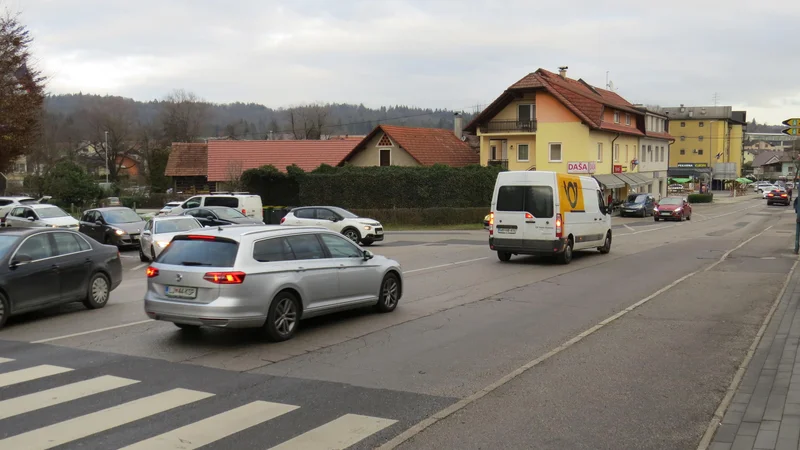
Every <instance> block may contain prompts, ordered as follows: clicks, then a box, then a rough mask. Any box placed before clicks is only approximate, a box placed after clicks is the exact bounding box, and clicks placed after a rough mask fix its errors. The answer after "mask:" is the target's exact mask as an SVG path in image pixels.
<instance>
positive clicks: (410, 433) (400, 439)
mask: <svg viewBox="0 0 800 450" xmlns="http://www.w3.org/2000/svg"><path fill="white" fill-rule="evenodd" d="M773 226H774V225H770V226H769V227H767V228H766V229H764V230H763V231H761V232H760V233H758V234H756V235H754V236H751V237H750V238H748V239H747V240H745V241H743V242H741V243H740V244H739V245H737V246H735V247H733V248H732V249H730V250H728V251H726V252H725V254H723V255H722V256H721V257H720V258H719V259H718V260H717V261H715V262H713V263H712V264H710V265H709V266H707V267H706V268H705V269H698V270H695V271H694V272H691V273H689V274H686V275H684V276H682V277H680V278H678V279H677V280H675V281H673V282H672V283H670V284H668V285H666V286H664V287H662V288H661V289H659V290H657V291H656V292H654V293H652V294H650V295H648V296H647V297H645V298H643V299H641V300H639V301H638V302H636V303H634V304H632V305H631V306H629V307H627V308H625V309H623V310H622V311H620V312H618V313H616V314H614V315H613V316H611V317H608V318H607V319H605V320H603V321H601V322H600V323H598V324H597V325H595V326H593V327H591V328H589V329H587V330H585V331H583V332H582V333H580V334H578V335H577V336H575V337H573V338H572V339H570V340H568V341H566V342H564V343H563V344H561V345H559V346H558V347H556V348H554V349H552V350H550V351H549V352H547V353H545V354H544V355H542V356H539V357H538V358H536V359H534V360H532V361H529V362H527V363H525V364H523V365H522V366H520V367H519V368H517V369H515V370H514V371H512V372H510V373H508V374H506V375H505V376H503V377H502V378H500V379H499V380H497V381H495V382H494V383H492V384H490V385H488V386H486V387H484V388H483V389H481V390H480V391H477V392H475V393H473V394H472V395H470V396H467V397H465V398H463V399H461V400H460V401H458V402H456V403H454V404H452V405H450V406H449V407H447V408H445V409H443V410H441V411H439V412H436V413H434V414H433V415H431V416H429V417H427V418H426V419H424V420H422V421H421V422H419V423H417V424H416V425H414V426H412V427H411V428H409V429H408V430H406V431H404V432H403V433H401V434H399V435H397V436H395V437H394V439H392V440H391V441H389V442H387V443H385V444H383V445H381V446H380V447H378V449H379V450H389V449H393V448H396V447H397V446H398V445H400V444H402V443H404V442H406V441H408V440H409V439H411V438H412V437H414V436H416V435H417V434H419V433H421V432H422V431H424V430H425V429H427V428H428V427H430V426H431V425H434V424H435V423H437V422H439V421H441V420H443V419H446V418H447V417H449V416H451V415H453V414H454V413H456V412H458V411H460V410H462V409H464V408H466V407H467V406H469V405H470V404H472V403H474V402H476V401H478V400H480V399H481V398H483V397H484V396H486V395H488V394H490V393H492V392H493V391H495V390H497V389H498V388H500V387H502V386H503V385H505V384H507V383H509V382H510V381H512V380H514V379H515V378H517V377H519V376H520V375H522V374H523V373H525V372H527V371H528V370H530V369H532V368H534V367H536V366H538V365H539V364H541V363H543V362H544V361H547V360H548V359H550V358H552V357H553V356H555V355H557V354H559V353H561V352H563V351H564V350H566V349H568V348H570V347H572V346H573V345H575V344H577V343H578V342H580V341H582V340H583V339H585V338H586V337H587V336H590V335H592V334H594V333H596V332H597V331H599V330H601V329H602V328H604V327H605V326H607V325H608V324H610V323H612V322H614V321H615V320H617V319H619V318H620V317H623V316H624V315H626V314H628V313H630V312H631V311H633V310H635V309H636V308H638V307H640V306H642V305H644V304H645V303H647V302H649V301H650V300H652V299H654V298H656V297H658V296H659V295H661V294H663V293H665V292H667V291H669V290H670V289H672V288H674V287H675V286H677V285H679V284H681V283H683V282H684V281H685V280H687V279H689V278H691V277H693V276H695V275H697V274H698V273H700V272H707V271H709V270H711V269H713V268H714V267H716V266H718V265H719V264H721V263H722V262H723V261H725V260H726V259H727V258H728V255H730V254H731V253H733V252H734V251H736V250H738V249H740V248H742V247H744V246H745V245H747V244H748V243H749V242H750V241H752V240H753V239H755V238H757V237H759V236H761V235H762V234H764V233H766V232H767V231H769V230H770V229H771V228H772V227H773Z"/></svg>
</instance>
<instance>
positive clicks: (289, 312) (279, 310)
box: [273, 297, 297, 335]
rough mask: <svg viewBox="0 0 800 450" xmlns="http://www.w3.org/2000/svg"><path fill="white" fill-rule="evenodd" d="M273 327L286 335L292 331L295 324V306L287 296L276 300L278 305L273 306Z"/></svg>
mask: <svg viewBox="0 0 800 450" xmlns="http://www.w3.org/2000/svg"><path fill="white" fill-rule="evenodd" d="M275 312H276V314H275V319H274V320H273V322H274V323H275V329H276V330H278V333H280V334H283V335H288V334H290V333H291V332H292V331H294V327H295V326H296V325H297V306H296V305H295V303H294V302H293V301H292V300H291V299H290V298H288V297H285V298H282V299H280V300H279V301H278V306H277V307H276V308H275Z"/></svg>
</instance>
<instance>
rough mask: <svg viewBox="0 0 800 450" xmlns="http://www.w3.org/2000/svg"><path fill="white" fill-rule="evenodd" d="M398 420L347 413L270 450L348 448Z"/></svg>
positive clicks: (338, 449)
mask: <svg viewBox="0 0 800 450" xmlns="http://www.w3.org/2000/svg"><path fill="white" fill-rule="evenodd" d="M396 422H397V421H396V420H389V419H381V418H380V417H370V416H359V415H358V414H345V415H343V416H342V417H339V418H338V419H336V420H332V421H330V422H328V423H326V424H325V425H322V426H320V427H317V428H314V429H313V430H311V431H308V432H306V433H303V434H301V435H300V436H297V437H296V438H293V439H290V440H288V441H286V442H284V443H282V444H280V445H277V446H275V447H272V448H271V449H270V450H293V449H298V448H302V449H303V450H340V449H346V448H348V447H350V446H352V445H354V444H355V443H357V442H359V441H361V440H363V439H364V438H366V437H368V436H370V435H372V434H375V433H377V432H378V431H381V430H383V429H384V428H386V427H389V426H391V425H394V424H395V423H396Z"/></svg>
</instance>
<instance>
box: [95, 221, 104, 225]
mask: <svg viewBox="0 0 800 450" xmlns="http://www.w3.org/2000/svg"><path fill="white" fill-rule="evenodd" d="M94 224H95V225H98V226H103V221H102V220H96V221H95V222H94Z"/></svg>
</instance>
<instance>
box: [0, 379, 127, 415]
mask: <svg viewBox="0 0 800 450" xmlns="http://www.w3.org/2000/svg"><path fill="white" fill-rule="evenodd" d="M135 383H138V381H136V380H129V379H127V378H120V377H114V376H111V375H104V376H101V377H97V378H92V379H91V380H85V381H79V382H77V383H72V384H68V385H66V386H60V387H57V388H53V389H48V390H46V391H39V392H36V393H33V394H29V395H23V396H22V397H15V398H12V399H9V400H3V401H0V420H3V419H7V418H9V417H14V416H16V415H19V414H25V413H29V412H31V411H36V410H37V409H42V408H47V407H50V406H54V405H59V404H61V403H66V402H70V401H72V400H77V399H79V398H83V397H88V396H90V395H94V394H99V393H101V392H106V391H110V390H113V389H117V388H121V387H125V386H129V385H131V384H135Z"/></svg>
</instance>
